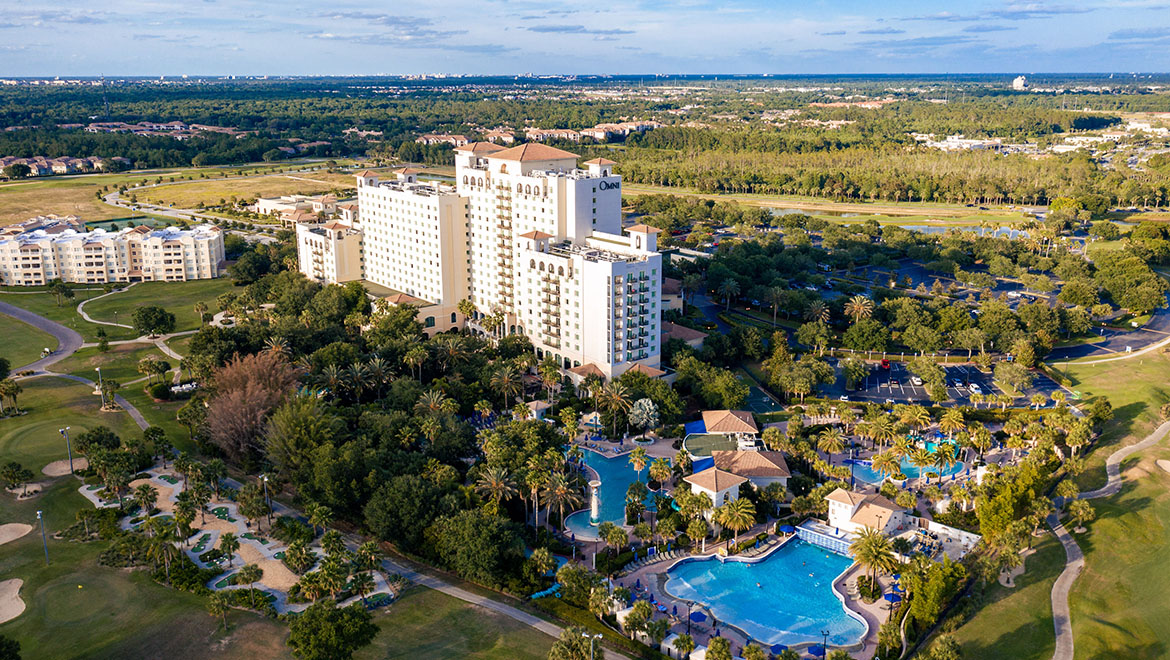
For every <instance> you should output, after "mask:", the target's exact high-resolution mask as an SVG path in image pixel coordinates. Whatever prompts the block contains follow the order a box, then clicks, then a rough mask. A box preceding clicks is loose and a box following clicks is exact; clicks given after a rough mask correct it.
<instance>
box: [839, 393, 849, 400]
mask: <svg viewBox="0 0 1170 660" xmlns="http://www.w3.org/2000/svg"><path fill="white" fill-rule="evenodd" d="M837 400H838V401H848V400H849V396H848V395H846V394H842V395H841V396H839V397H837Z"/></svg>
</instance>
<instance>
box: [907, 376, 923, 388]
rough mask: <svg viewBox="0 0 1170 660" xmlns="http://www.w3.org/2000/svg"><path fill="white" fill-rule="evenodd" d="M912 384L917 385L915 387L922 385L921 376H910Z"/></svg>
mask: <svg viewBox="0 0 1170 660" xmlns="http://www.w3.org/2000/svg"><path fill="white" fill-rule="evenodd" d="M910 384H911V385H913V386H915V387H922V379H921V378H919V377H918V376H911V377H910Z"/></svg>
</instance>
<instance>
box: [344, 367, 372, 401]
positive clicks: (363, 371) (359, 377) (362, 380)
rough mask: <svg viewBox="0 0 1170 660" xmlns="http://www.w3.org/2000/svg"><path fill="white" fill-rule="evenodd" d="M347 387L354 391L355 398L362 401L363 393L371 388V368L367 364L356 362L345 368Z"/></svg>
mask: <svg viewBox="0 0 1170 660" xmlns="http://www.w3.org/2000/svg"><path fill="white" fill-rule="evenodd" d="M345 381H346V387H347V388H348V389H349V391H350V392H352V393H353V400H354V401H360V400H361V398H362V393H363V392H365V391H366V390H368V389H370V384H371V383H370V370H369V369H368V368H367V367H366V365H364V364H362V363H360V362H355V363H353V364H351V365H349V366H348V367H346V369H345Z"/></svg>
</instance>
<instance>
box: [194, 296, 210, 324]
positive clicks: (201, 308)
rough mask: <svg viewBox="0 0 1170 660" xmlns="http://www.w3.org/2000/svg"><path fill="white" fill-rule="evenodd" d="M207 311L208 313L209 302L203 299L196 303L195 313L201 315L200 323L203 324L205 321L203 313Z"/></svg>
mask: <svg viewBox="0 0 1170 660" xmlns="http://www.w3.org/2000/svg"><path fill="white" fill-rule="evenodd" d="M206 313H207V303H205V302H203V301H202V300H200V301H199V302H197V303H195V315H196V316H198V317H199V325H203V323H204V318H203V315H204V314H206Z"/></svg>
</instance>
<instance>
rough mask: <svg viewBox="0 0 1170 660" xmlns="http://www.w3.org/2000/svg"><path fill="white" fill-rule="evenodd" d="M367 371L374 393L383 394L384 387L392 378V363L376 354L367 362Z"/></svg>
mask: <svg viewBox="0 0 1170 660" xmlns="http://www.w3.org/2000/svg"><path fill="white" fill-rule="evenodd" d="M366 373H367V374H369V377H370V385H371V386H372V387H373V389H374V393H375V394H377V395H378V396H381V395H382V387H383V386H385V385H386V380H387V379H389V378H390V365H388V364H386V361H385V360H383V359H382V358H380V357H378V356H377V355H375V356H374V357H372V358H370V359H369V361H368V362H366Z"/></svg>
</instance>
